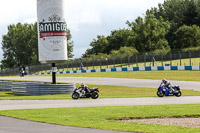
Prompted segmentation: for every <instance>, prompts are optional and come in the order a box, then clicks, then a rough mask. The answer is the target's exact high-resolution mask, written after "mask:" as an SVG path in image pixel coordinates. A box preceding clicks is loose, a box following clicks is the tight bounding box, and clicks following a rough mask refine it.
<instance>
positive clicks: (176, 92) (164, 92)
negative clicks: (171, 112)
mask: <svg viewBox="0 0 200 133" xmlns="http://www.w3.org/2000/svg"><path fill="white" fill-rule="evenodd" d="M172 88H173V89H172V90H170V89H168V88H167V87H164V86H161V85H160V86H159V87H158V91H157V96H158V97H163V96H177V97H180V96H181V91H180V87H179V86H178V85H176V86H173V87H172Z"/></svg>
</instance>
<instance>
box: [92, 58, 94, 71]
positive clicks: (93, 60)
mask: <svg viewBox="0 0 200 133" xmlns="http://www.w3.org/2000/svg"><path fill="white" fill-rule="evenodd" d="M92 62H93V69H94V59H92Z"/></svg>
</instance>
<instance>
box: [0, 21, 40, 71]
mask: <svg viewBox="0 0 200 133" xmlns="http://www.w3.org/2000/svg"><path fill="white" fill-rule="evenodd" d="M37 38H38V37H37V23H34V24H21V23H18V24H16V25H14V24H13V25H9V26H8V33H7V34H6V35H3V39H2V49H3V60H2V66H3V67H4V68H13V67H15V66H20V65H30V64H38V63H39V62H38V45H37V44H38V39H37Z"/></svg>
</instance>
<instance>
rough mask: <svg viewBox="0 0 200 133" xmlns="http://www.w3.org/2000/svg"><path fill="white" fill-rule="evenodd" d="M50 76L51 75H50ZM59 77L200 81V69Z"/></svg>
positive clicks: (77, 74)
mask: <svg viewBox="0 0 200 133" xmlns="http://www.w3.org/2000/svg"><path fill="white" fill-rule="evenodd" d="M48 76H50V75H48ZM57 77H104V78H133V79H157V80H162V79H163V78H166V79H168V80H179V81H200V71H128V72H96V73H72V74H57Z"/></svg>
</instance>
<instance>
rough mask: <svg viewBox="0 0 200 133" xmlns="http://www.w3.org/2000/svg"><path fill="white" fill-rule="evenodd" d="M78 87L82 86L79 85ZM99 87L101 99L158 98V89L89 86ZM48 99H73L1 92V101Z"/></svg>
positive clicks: (186, 92) (188, 92) (189, 93)
mask: <svg viewBox="0 0 200 133" xmlns="http://www.w3.org/2000/svg"><path fill="white" fill-rule="evenodd" d="M77 86H80V85H79V84H77ZM89 87H91V88H93V87H99V90H100V93H99V95H100V97H99V98H130V97H157V95H156V91H157V89H156V88H137V87H122V86H111V85H89ZM181 91H182V95H183V96H200V91H192V90H181ZM47 99H71V95H69V94H57V95H40V96H22V95H14V94H12V92H4V91H0V100H47Z"/></svg>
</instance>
